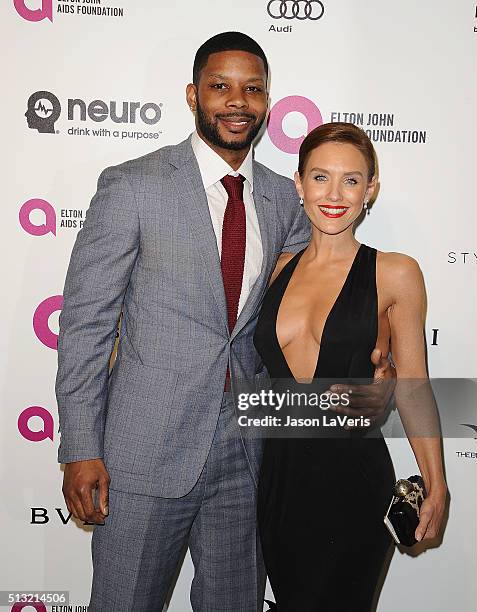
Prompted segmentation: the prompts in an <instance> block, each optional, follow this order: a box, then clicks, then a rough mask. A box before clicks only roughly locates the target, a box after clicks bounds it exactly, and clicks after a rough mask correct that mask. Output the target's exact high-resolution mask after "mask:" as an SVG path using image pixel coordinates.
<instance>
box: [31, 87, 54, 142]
mask: <svg viewBox="0 0 477 612" xmlns="http://www.w3.org/2000/svg"><path fill="white" fill-rule="evenodd" d="M60 114H61V104H60V101H59V100H58V98H57V97H56V96H55V94H52V93H51V92H50V91H36V92H35V93H33V94H31V96H30V97H29V98H28V104H27V110H26V113H25V117H26V119H27V123H28V127H29V128H30V129H32V130H38V132H40V133H41V134H54V133H55V121H57V120H58V118H59V116H60Z"/></svg>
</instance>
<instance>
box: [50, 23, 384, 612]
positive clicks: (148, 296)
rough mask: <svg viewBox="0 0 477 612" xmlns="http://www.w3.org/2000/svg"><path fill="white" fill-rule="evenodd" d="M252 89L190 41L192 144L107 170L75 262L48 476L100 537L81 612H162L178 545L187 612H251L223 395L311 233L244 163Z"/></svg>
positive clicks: (240, 461)
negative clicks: (279, 268) (272, 287)
mask: <svg viewBox="0 0 477 612" xmlns="http://www.w3.org/2000/svg"><path fill="white" fill-rule="evenodd" d="M267 74H268V65H267V60H266V57H265V55H264V53H263V51H262V49H261V48H260V47H259V45H258V44H257V43H256V42H255V41H253V40H252V39H250V38H249V37H248V36H245V35H244V34H240V33H236V32H235V33H234V32H229V33H224V34H219V35H218V36H215V37H213V38H212V39H210V40H209V41H207V42H206V43H204V45H202V47H201V48H200V49H199V50H198V52H197V54H196V58H195V62H194V74H193V83H192V84H190V85H188V86H187V102H188V104H189V106H190V108H191V110H192V111H193V112H194V114H195V120H196V131H195V132H194V133H193V134H192V135H191V136H190V137H189V138H188V139H187V140H185V141H184V142H182V143H180V144H178V145H175V146H166V147H164V148H162V149H160V150H158V151H154V152H153V153H150V154H148V155H145V156H144V157H141V158H139V159H134V160H130V161H127V162H125V163H123V164H120V165H118V166H115V167H110V168H107V169H106V170H104V171H103V172H102V174H101V176H100V178H99V181H98V190H97V193H96V195H95V196H94V198H93V200H92V202H91V205H90V207H89V209H88V211H87V214H86V220H85V223H84V226H83V228H82V229H81V230H80V232H79V233H78V236H77V239H76V243H75V245H74V248H73V252H72V255H71V260H70V264H69V268H68V273H67V277H66V282H65V288H64V306H63V310H62V312H61V315H60V334H59V341H58V359H59V369H58V375H57V381H56V394H57V400H58V409H59V417H60V431H61V443H60V447H59V452H58V460H59V461H60V462H62V463H65V464H66V466H65V474H64V484H63V492H64V495H65V499H66V503H67V506H68V510H69V511H70V512H72V513H73V515H75V516H76V517H78V518H80V519H81V520H87V521H90V522H94V523H99V524H102V526H97V527H96V528H95V530H94V534H93V539H92V553H93V586H92V594H91V602H90V607H89V611H90V612H100V611H101V612H113V611H115V612H120V611H124V612H126V611H132V610H134V611H136V612H139V611H152V610H154V611H157V612H159V611H160V610H161V609H162V607H163V604H164V602H165V601H166V597H167V594H168V591H169V590H170V587H171V584H172V582H173V578H174V575H175V572H176V570H177V566H178V563H179V562H180V559H181V553H182V552H183V550H184V547H185V546H187V545H188V546H189V549H190V552H191V556H192V561H193V563H194V569H195V575H194V579H193V583H192V588H191V602H192V607H193V609H194V610H196V611H197V610H200V611H203V612H205V611H207V612H212V611H217V612H218V611H220V612H224V611H229V612H242V611H243V612H254V611H257V610H262V609H263V608H262V606H263V592H264V584H265V573H264V569H263V562H262V559H261V556H260V546H259V542H258V537H257V530H256V523H255V501H256V498H255V495H256V482H257V473H258V467H259V462H260V449H261V447H260V443H259V442H258V441H253V440H249V439H248V440H246V439H244V438H242V436H241V435H240V431H239V427H238V424H237V421H236V419H235V415H234V406H233V400H232V394H231V392H230V390H229V389H230V386H231V384H230V383H231V381H232V386H233V381H234V380H236V379H243V380H252V381H253V380H254V379H255V378H258V379H259V378H260V377H262V376H263V375H264V372H263V366H262V365H261V363H260V359H259V358H258V356H257V354H256V353H255V350H254V347H253V343H252V337H253V333H254V328H255V323H256V319H257V315H258V311H259V308H260V303H261V300H262V297H263V295H264V292H265V290H266V287H267V282H268V279H269V277H270V274H271V272H272V271H273V269H274V267H275V264H276V261H277V258H278V256H279V255H280V253H281V252H284V251H289V252H290V251H291V252H297V251H298V250H300V249H302V248H304V247H305V246H306V244H307V242H308V240H309V231H310V230H309V226H308V220H307V219H306V217H305V215H304V214H303V212H302V209H301V207H300V206H299V203H298V198H297V195H296V192H295V187H294V184H293V182H292V181H291V180H290V179H287V178H284V177H282V176H280V175H278V174H275V173H274V172H272V171H271V170H269V169H268V168H266V167H265V166H263V165H261V164H259V163H257V162H255V161H254V160H253V158H252V149H251V144H252V141H253V140H254V138H255V137H256V136H257V134H258V132H259V129H260V127H261V125H262V123H263V121H264V119H265V116H266V112H267V105H268V92H267ZM121 312H122V323H121V333H120V338H119V345H118V352H117V358H116V362H115V365H114V368H113V370H112V372H111V374H109V372H108V362H109V358H110V355H111V351H112V348H113V345H114V341H115V333H116V328H117V323H118V318H119V316H120V314H121ZM376 410H377V412H379V408H377V409H376ZM93 492H95V493H97V502H96V504H95V503H94V501H93Z"/></svg>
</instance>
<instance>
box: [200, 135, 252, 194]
mask: <svg viewBox="0 0 477 612" xmlns="http://www.w3.org/2000/svg"><path fill="white" fill-rule="evenodd" d="M191 145H192V150H193V151H194V155H195V156H196V158H197V163H198V164H199V170H200V174H201V177H202V182H203V183H204V188H205V189H207V188H208V187H211V186H212V185H214V184H215V183H217V182H218V181H220V179H222V178H223V177H224V176H225V175H226V174H233V175H235V176H236V175H237V174H241V175H242V176H243V177H244V178H245V180H246V181H248V183H249V185H250V192H252V191H253V163H252V162H253V151H252V147H250V150H249V152H248V153H247V157H246V158H245V159H244V160H243V162H242V165H241V166H240V168H239V169H238V170H237V171H235V170H234V169H233V168H232V167H231V166H229V164H228V163H227V162H226V161H225V160H224V159H222V158H221V157H220V155H218V154H217V153H216V152H215V151H214V150H213V149H211V147H209V145H208V144H207V143H206V142H205V141H204V140H202V138H201V137H200V136H199V134H198V133H197V131H194V132H193V133H192V136H191Z"/></svg>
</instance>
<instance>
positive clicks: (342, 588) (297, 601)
mask: <svg viewBox="0 0 477 612" xmlns="http://www.w3.org/2000/svg"><path fill="white" fill-rule="evenodd" d="M302 254H303V251H301V252H300V253H297V254H296V255H295V256H294V257H293V258H292V259H291V260H290V261H289V262H288V263H287V265H286V266H285V267H284V268H283V269H282V271H281V272H280V274H279V275H278V277H277V278H276V279H275V281H274V282H273V283H272V285H271V286H270V288H269V289H268V291H267V293H266V295H265V299H264V302H263V306H262V309H261V312H260V316H259V320H258V322H257V328H256V332H255V337H254V343H255V346H256V348H257V350H258V352H259V354H260V355H261V357H262V359H263V362H264V364H265V366H266V367H267V369H268V372H269V374H270V377H271V379H272V382H273V380H274V379H276V380H282V381H283V379H288V381H290V379H291V380H292V381H293V375H292V373H291V371H290V369H289V367H288V365H287V362H286V360H285V357H284V355H283V353H282V351H281V349H280V345H279V343H278V339H277V334H276V320H277V313H278V309H279V306H280V302H281V300H282V297H283V294H284V292H285V289H286V287H287V285H288V283H289V281H290V278H291V276H292V274H293V271H294V269H295V267H296V265H297V264H298V261H299V259H300V257H301V255H302ZM377 330H378V313H377V290H376V250H375V249H373V248H370V247H368V246H366V245H364V244H362V245H361V246H360V247H359V250H358V252H357V254H356V256H355V259H354V261H353V264H352V266H351V269H350V271H349V274H348V276H347V278H346V281H345V283H344V285H343V287H342V289H341V292H340V293H339V295H338V298H337V299H336V302H335V303H334V305H333V307H332V309H331V311H330V313H329V315H328V318H327V320H326V323H325V327H324V329H323V337H322V340H321V348H320V353H319V357H318V362H317V366H316V371H315V379H327V378H328V379H330V378H333V379H343V380H348V381H349V380H353V379H357V378H359V379H372V378H373V375H374V366H373V365H372V363H371V361H370V356H371V352H372V351H373V349H374V347H375V344H376V338H377ZM318 382H319V381H318ZM296 386H298V387H299V388H300V389H299V390H300V391H303V390H304V389H305V388H306V386H305V385H304V384H300V383H296ZM330 415H331V413H330ZM340 434H341V435H337V437H320V438H316V437H314V438H303V437H302V438H296V437H295V438H291V437H288V438H268V439H266V440H265V442H264V449H263V460H262V465H261V471H260V478H259V486H258V502H257V504H258V508H257V511H258V524H259V531H260V539H261V543H262V549H263V555H264V559H265V565H266V569H267V574H268V577H269V580H270V584H271V587H272V589H273V592H274V595H275V600H276V604H277V609H278V612H369V611H370V610H371V606H372V601H373V597H374V593H375V590H376V584H377V582H378V579H379V576H380V573H381V571H382V568H383V563H384V560H385V557H386V554H387V552H388V549H389V547H390V544H391V537H390V535H389V533H388V532H387V530H386V528H385V526H384V524H383V517H384V515H385V513H386V510H387V507H388V504H389V501H390V498H391V495H392V487H393V483H394V481H395V477H394V469H393V465H392V461H391V457H390V455H389V452H388V449H387V445H386V443H385V441H384V439H383V437H382V435H381V432H380V431H379V429H378V430H377V432H376V431H371V432H369V431H367V432H366V431H364V430H362V429H361V430H352V431H345V430H343V429H341V432H340Z"/></svg>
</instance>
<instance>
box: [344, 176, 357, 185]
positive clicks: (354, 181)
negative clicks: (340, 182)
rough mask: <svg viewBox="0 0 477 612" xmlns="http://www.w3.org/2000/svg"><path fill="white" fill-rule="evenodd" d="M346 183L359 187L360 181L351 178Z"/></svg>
mask: <svg viewBox="0 0 477 612" xmlns="http://www.w3.org/2000/svg"><path fill="white" fill-rule="evenodd" d="M346 183H348V185H357V184H358V181H357V180H356V179H355V178H352V177H350V178H347V179H346Z"/></svg>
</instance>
